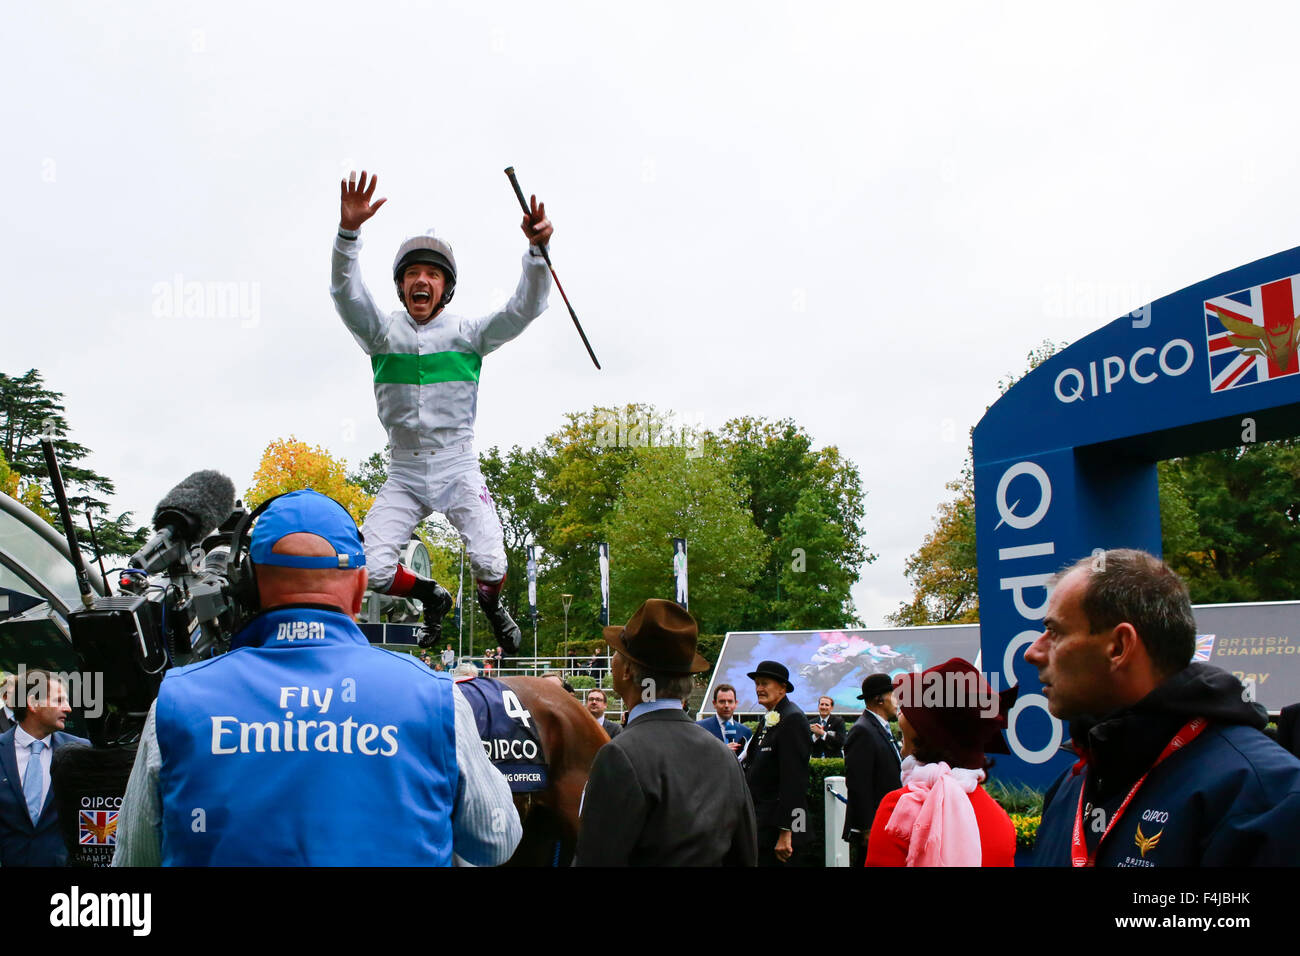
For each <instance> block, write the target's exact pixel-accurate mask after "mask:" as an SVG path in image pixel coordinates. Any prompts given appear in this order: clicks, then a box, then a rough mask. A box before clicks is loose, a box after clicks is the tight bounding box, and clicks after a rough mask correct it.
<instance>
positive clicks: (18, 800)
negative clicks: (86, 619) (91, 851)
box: [0, 670, 90, 866]
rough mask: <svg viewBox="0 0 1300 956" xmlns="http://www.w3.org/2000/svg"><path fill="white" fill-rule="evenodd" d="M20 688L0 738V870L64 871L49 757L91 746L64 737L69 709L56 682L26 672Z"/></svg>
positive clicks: (44, 674)
mask: <svg viewBox="0 0 1300 956" xmlns="http://www.w3.org/2000/svg"><path fill="white" fill-rule="evenodd" d="M23 683H24V684H25V685H26V686H25V687H23V688H20V696H22V697H23V701H22V703H21V704H19V703H18V702H17V701H15V706H14V716H15V717H16V718H17V723H16V724H15V725H14V726H13V727H10V728H9V729H8V730H7V731H5V732H4V733H3V734H0V866H63V865H64V864H65V863H66V862H67V860H68V851H67V849H66V848H65V847H64V844H63V837H62V836H61V835H60V833H59V813H58V809H57V808H56V805H55V799H54V794H53V792H52V791H51V788H50V766H51V764H52V763H53V752H54V751H55V750H58V749H59V748H61V747H66V746H69V745H72V744H82V745H84V746H90V741H89V740H86V739H85V738H84V737H77V736H74V735H72V734H67V733H64V732H63V727H64V724H65V723H66V722H67V718H68V714H70V713H71V712H72V708H71V707H70V706H69V705H68V694H67V690H66V688H65V687H64V686H63V683H62V682H61V681H60V680H59V679H58V678H57V677H54V676H53V675H51V674H50V673H49V672H48V671H43V670H30V671H27V673H26V679H25V680H24V682H23Z"/></svg>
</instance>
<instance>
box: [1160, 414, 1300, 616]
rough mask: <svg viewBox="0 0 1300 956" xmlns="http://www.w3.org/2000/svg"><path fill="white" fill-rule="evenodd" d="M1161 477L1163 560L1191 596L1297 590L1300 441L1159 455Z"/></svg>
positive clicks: (1249, 597) (1283, 594)
mask: <svg viewBox="0 0 1300 956" xmlns="http://www.w3.org/2000/svg"><path fill="white" fill-rule="evenodd" d="M1161 479H1162V480H1161V518H1162V521H1164V522H1165V524H1164V527H1163V532H1164V535H1163V536H1164V550H1165V559H1166V560H1167V561H1168V562H1169V564H1170V566H1172V567H1173V568H1174V570H1176V571H1178V572H1179V573H1180V574H1181V575H1183V577H1184V578H1185V579H1186V581H1187V584H1188V588H1189V589H1190V590H1191V593H1192V600H1193V601H1196V602H1199V603H1217V602H1233V601H1280V600H1292V599H1294V598H1295V596H1296V594H1297V592H1298V591H1300V524H1298V522H1300V441H1298V440H1296V439H1288V440H1286V441H1276V442H1261V443H1259V444H1249V445H1245V446H1242V447H1240V448H1225V449H1220V450H1218V451H1211V452H1206V453H1204V454H1200V455H1195V456H1191V457H1188V458H1181V459H1174V460H1171V461H1167V462H1162V463H1161ZM1166 501H1169V502H1170V504H1169V506H1168V508H1166ZM1184 506H1185V511H1184ZM1171 518H1172V520H1171ZM1189 519H1190V520H1189Z"/></svg>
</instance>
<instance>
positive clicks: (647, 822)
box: [574, 598, 807, 866]
mask: <svg viewBox="0 0 1300 956" xmlns="http://www.w3.org/2000/svg"><path fill="white" fill-rule="evenodd" d="M697 638H698V633H697V630H696V625H695V621H694V620H693V619H692V618H691V616H690V614H688V613H687V612H686V611H685V610H684V609H683V608H681V607H680V606H679V605H678V604H676V603H675V602H673V601H661V600H658V599H654V598H652V599H651V600H649V601H646V602H645V603H644V604H642V605H641V607H640V608H638V609H637V612H636V613H635V614H634V615H632V619H631V620H630V621H628V622H627V626H626V627H607V628H605V640H606V641H607V642H608V643H609V646H610V647H612V648H613V649H614V652H615V653H614V656H613V658H612V659H611V660H610V664H609V669H610V676H611V678H612V679H613V682H614V693H616V694H618V695H619V696H620V697H622V698H623V707H624V709H625V710H626V711H627V725H626V726H625V727H624V728H623V732H622V733H620V734H619V735H618V736H617V737H616V738H614V739H613V740H611V741H610V742H609V743H608V744H606V745H605V746H603V747H601V748H600V750H598V751H597V752H596V759H595V761H594V762H593V763H592V765H591V774H590V776H589V777H588V778H587V789H586V791H585V792H584V794H583V802H582V820H581V824H580V825H579V829H578V846H577V850H576V852H575V855H574V856H575V859H574V862H575V865H578V866H753V865H754V862H755V860H754V857H755V847H756V844H755V842H754V807H753V805H752V804H751V803H750V799H749V793H748V791H747V790H746V788H745V778H744V776H743V775H742V773H741V771H740V765H739V764H737V763H736V758H735V757H734V756H732V753H731V751H730V750H728V749H727V748H726V747H724V746H723V745H722V744H721V743H719V741H718V740H717V738H715V737H713V736H711V735H709V734H702V733H700V731H699V728H697V727H696V726H695V724H694V722H693V721H692V720H691V718H690V717H688V716H687V715H686V713H685V712H684V711H683V710H682V701H684V700H686V699H687V697H689V696H690V692H691V688H692V687H693V686H694V677H693V675H694V674H698V673H700V672H701V671H705V670H708V668H709V662H708V661H706V660H705V659H704V658H703V657H701V656H700V655H699V654H697V653H696V651H695V647H696V642H697ZM806 763H807V761H806V758H805V769H806Z"/></svg>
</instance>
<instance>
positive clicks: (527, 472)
mask: <svg viewBox="0 0 1300 956" xmlns="http://www.w3.org/2000/svg"><path fill="white" fill-rule="evenodd" d="M543 457H544V456H543V453H542V452H541V450H539V449H536V448H530V449H527V450H525V449H523V448H520V447H519V446H518V445H515V446H514V447H512V448H511V449H510V450H509V451H508V452H506V453H505V454H502V452H501V449H499V448H497V447H496V446H495V445H493V446H492V447H491V448H489V449H488V450H487V451H485V452H482V453H481V454H480V455H479V469H480V470H481V471H482V472H483V478H484V479H485V480H486V481H487V486H488V489H489V490H490V491H491V493H492V497H493V499H494V500H495V501H496V506H497V515H498V516H499V517H500V518H501V530H502V537H503V540H504V542H505V548H506V562H507V571H506V585H505V589H504V593H503V598H504V600H505V602H506V607H507V608H508V609H509V610H510V613H511V614H512V615H514V618H515V620H516V621H518V622H519V626H520V627H522V628H523V629H524V630H525V632H528V631H530V630H531V626H530V623H531V622H530V621H529V619H528V568H527V564H528V550H527V549H528V546H529V545H530V544H536V543H537V541H538V537H539V534H540V533H541V532H542V531H543V530H544V529H545V527H546V520H547V518H548V517H549V515H550V513H551V504H550V502H549V500H548V499H547V497H546V496H545V495H544V494H543V493H542V489H541V488H540V486H539V484H538V481H539V476H540V475H541V471H542V463H543Z"/></svg>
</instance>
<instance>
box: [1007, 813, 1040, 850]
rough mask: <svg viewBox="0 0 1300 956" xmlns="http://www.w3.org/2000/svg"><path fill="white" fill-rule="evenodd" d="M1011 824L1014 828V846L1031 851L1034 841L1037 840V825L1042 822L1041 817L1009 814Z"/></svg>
mask: <svg viewBox="0 0 1300 956" xmlns="http://www.w3.org/2000/svg"><path fill="white" fill-rule="evenodd" d="M1007 815H1008V816H1009V817H1011V822H1012V823H1013V824H1014V825H1015V828H1016V846H1018V847H1021V848H1023V849H1026V850H1028V849H1032V848H1033V846H1034V841H1035V840H1036V839H1038V824H1039V823H1041V822H1042V819H1043V818H1042V817H1041V816H1037V815H1035V816H1030V815H1028V814H1025V813H1010V814H1007Z"/></svg>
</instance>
